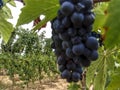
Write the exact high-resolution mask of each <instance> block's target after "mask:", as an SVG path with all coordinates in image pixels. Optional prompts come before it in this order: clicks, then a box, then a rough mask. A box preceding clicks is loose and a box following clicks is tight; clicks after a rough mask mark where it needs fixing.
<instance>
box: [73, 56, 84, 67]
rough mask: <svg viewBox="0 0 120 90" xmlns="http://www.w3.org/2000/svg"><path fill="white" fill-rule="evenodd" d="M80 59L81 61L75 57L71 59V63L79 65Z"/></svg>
mask: <svg viewBox="0 0 120 90" xmlns="http://www.w3.org/2000/svg"><path fill="white" fill-rule="evenodd" d="M81 59H82V58H81V57H79V56H76V57H74V58H73V62H74V63H75V64H77V65H79V64H80V62H81Z"/></svg>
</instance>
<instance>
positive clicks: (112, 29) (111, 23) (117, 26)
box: [105, 0, 120, 48]
mask: <svg viewBox="0 0 120 90" xmlns="http://www.w3.org/2000/svg"><path fill="white" fill-rule="evenodd" d="M119 6H120V0H111V2H110V4H109V6H108V18H107V21H106V24H105V27H107V28H108V30H107V34H106V39H105V45H106V47H107V48H111V47H114V46H115V45H119V42H120V35H119V31H120V17H119V16H120V10H119V9H118V7H119Z"/></svg>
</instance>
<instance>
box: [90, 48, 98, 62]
mask: <svg viewBox="0 0 120 90" xmlns="http://www.w3.org/2000/svg"><path fill="white" fill-rule="evenodd" d="M97 59H98V52H97V51H96V50H94V51H92V53H91V55H90V60H92V61H95V60H97Z"/></svg>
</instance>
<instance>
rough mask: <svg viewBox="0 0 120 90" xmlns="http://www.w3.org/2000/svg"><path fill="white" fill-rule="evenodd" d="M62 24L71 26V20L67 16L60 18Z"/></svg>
mask: <svg viewBox="0 0 120 90" xmlns="http://www.w3.org/2000/svg"><path fill="white" fill-rule="evenodd" d="M62 25H63V26H64V27H65V28H67V27H70V26H71V21H70V19H69V18H68V17H64V18H63V20H62Z"/></svg>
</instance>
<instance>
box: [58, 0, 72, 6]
mask: <svg viewBox="0 0 120 90" xmlns="http://www.w3.org/2000/svg"><path fill="white" fill-rule="evenodd" d="M66 1H68V2H71V0H59V2H60V5H62V4H63V3H64V2H66Z"/></svg>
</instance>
